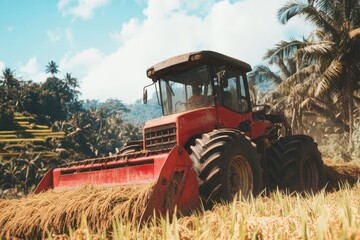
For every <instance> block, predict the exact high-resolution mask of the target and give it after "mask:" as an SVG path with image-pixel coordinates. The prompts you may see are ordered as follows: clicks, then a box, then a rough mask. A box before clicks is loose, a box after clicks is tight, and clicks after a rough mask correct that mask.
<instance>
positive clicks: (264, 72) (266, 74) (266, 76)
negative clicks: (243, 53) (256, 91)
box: [248, 65, 282, 84]
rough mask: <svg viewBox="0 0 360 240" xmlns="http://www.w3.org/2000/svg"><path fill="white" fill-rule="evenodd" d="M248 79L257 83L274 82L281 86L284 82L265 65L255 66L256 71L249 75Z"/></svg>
mask: <svg viewBox="0 0 360 240" xmlns="http://www.w3.org/2000/svg"><path fill="white" fill-rule="evenodd" d="M248 77H249V79H250V80H253V81H255V82H256V83H263V82H273V83H275V84H279V83H281V82H282V78H281V77H280V76H279V75H278V74H277V73H275V72H273V71H272V70H271V69H270V68H269V67H268V66H265V65H258V66H255V67H254V70H253V71H252V72H250V73H249V74H248Z"/></svg>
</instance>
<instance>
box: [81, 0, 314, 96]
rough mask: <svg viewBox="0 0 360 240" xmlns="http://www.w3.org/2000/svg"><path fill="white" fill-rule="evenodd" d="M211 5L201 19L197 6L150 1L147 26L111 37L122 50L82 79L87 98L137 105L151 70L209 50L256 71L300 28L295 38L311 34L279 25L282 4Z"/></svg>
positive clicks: (256, 0)
mask: <svg viewBox="0 0 360 240" xmlns="http://www.w3.org/2000/svg"><path fill="white" fill-rule="evenodd" d="M202 2H206V1H205V0H204V1H202ZM209 2H211V5H208V4H207V5H206V6H205V9H203V12H204V14H203V15H200V16H199V15H198V14H195V13H196V12H197V11H200V10H201V9H200V8H201V5H199V4H196V3H194V2H193V1H185V2H184V1H180V0H149V1H148V5H147V7H146V9H144V11H143V13H144V16H145V18H144V19H143V20H140V19H137V18H133V19H131V20H129V21H128V22H127V23H124V24H123V25H122V26H121V29H120V31H118V32H114V33H111V34H110V37H111V38H112V39H115V40H118V41H119V42H120V47H119V48H118V50H117V51H115V52H113V53H111V54H108V55H106V56H102V58H101V59H100V61H99V62H97V64H95V65H93V67H92V68H90V69H89V72H88V73H87V74H86V75H85V76H84V78H82V85H81V87H82V92H83V96H84V98H96V99H101V100H105V99H107V98H119V99H121V100H123V101H124V102H128V103H129V102H133V101H134V100H136V99H139V98H141V93H142V87H143V86H144V85H146V84H149V83H150V80H147V78H146V75H145V71H146V69H147V68H148V67H150V66H151V65H153V64H155V63H157V62H160V61H162V60H164V59H165V58H168V57H171V56H173V55H177V54H181V53H185V52H190V51H197V50H202V49H205V50H206V49H208V50H214V51H219V52H221V53H224V54H227V55H230V56H232V57H236V58H239V59H241V60H243V61H246V62H249V63H250V64H252V65H254V64H258V63H260V62H261V61H262V56H263V54H264V53H265V51H266V49H268V48H272V47H273V46H274V44H276V43H278V42H279V41H280V40H286V39H288V36H287V35H288V34H289V31H290V30H291V27H294V26H296V27H297V28H296V30H295V33H303V32H308V31H309V27H308V26H306V24H303V23H302V24H299V22H298V21H292V22H291V24H290V25H286V26H283V25H281V24H280V23H279V21H278V20H277V16H276V13H277V10H278V9H279V8H280V7H281V6H282V5H283V4H284V1H283V0H273V1H263V0H239V1H236V2H229V1H228V0H224V1H220V2H217V3H214V2H213V1H209ZM259 6H261V7H259ZM195 10H196V11H195ZM292 34H294V33H292ZM301 35H302V34H301ZM305 35H306V33H305Z"/></svg>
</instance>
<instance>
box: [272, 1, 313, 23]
mask: <svg viewBox="0 0 360 240" xmlns="http://www.w3.org/2000/svg"><path fill="white" fill-rule="evenodd" d="M307 7H308V4H306V3H304V2H300V1H291V2H289V3H287V4H285V5H284V6H283V7H282V8H280V9H279V11H278V18H279V20H280V22H281V23H282V24H285V23H287V22H288V21H289V20H290V19H291V18H292V17H294V16H296V15H298V14H300V13H301V12H302V11H303V10H304V9H306V8H307Z"/></svg>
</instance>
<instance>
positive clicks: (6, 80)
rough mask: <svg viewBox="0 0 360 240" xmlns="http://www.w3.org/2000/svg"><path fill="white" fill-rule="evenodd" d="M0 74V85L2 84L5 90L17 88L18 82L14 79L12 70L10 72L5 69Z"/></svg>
mask: <svg viewBox="0 0 360 240" xmlns="http://www.w3.org/2000/svg"><path fill="white" fill-rule="evenodd" d="M2 74H3V76H2V80H0V83H1V84H2V86H4V87H7V88H11V87H16V86H18V84H19V82H18V80H17V79H16V78H15V75H14V71H13V70H11V69H10V68H8V67H7V68H5V69H4V70H3V71H2Z"/></svg>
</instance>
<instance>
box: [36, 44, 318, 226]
mask: <svg viewBox="0 0 360 240" xmlns="http://www.w3.org/2000/svg"><path fill="white" fill-rule="evenodd" d="M249 71H251V67H250V65H248V64H247V63H245V62H242V61H240V60H237V59H234V58H231V57H228V56H225V55H222V54H219V53H216V52H212V51H201V52H194V53H187V54H183V55H180V56H176V57H173V58H170V59H167V60H165V61H163V62H160V63H158V64H156V65H154V66H153V67H150V68H149V69H148V70H147V72H146V73H147V76H148V77H149V78H150V79H152V81H153V85H155V89H156V94H157V95H158V100H159V103H160V105H161V106H162V111H163V116H162V117H160V118H157V119H153V120H150V121H148V122H147V123H146V124H145V126H144V130H143V140H142V141H136V142H132V143H130V144H128V146H127V147H126V148H124V149H123V150H122V151H121V152H120V154H119V155H115V156H111V157H106V158H101V159H91V160H85V161H82V162H76V163H72V164H68V165H66V166H61V167H58V168H55V169H52V170H51V171H49V173H48V174H47V175H46V176H45V177H44V179H43V180H42V181H41V182H40V184H39V186H38V188H37V190H36V192H37V193H39V192H42V191H45V190H48V189H51V188H54V189H66V188H74V187H77V186H80V185H84V184H95V185H108V186H115V185H125V186H127V185H135V184H136V185H141V184H144V183H148V182H153V183H154V184H155V186H154V190H153V194H152V196H151V197H150V198H149V202H148V204H147V208H146V210H145V211H144V213H143V216H142V221H146V220H147V219H148V217H149V216H150V215H152V213H153V211H154V210H155V211H159V212H161V213H165V212H166V211H167V210H170V211H172V210H173V209H174V207H175V206H177V210H178V211H179V212H181V213H184V214H186V213H189V212H190V211H191V210H193V209H196V208H197V207H198V206H199V205H200V201H199V199H202V201H203V204H204V206H205V207H207V208H210V207H211V206H212V205H213V204H214V203H218V202H220V201H231V200H232V199H233V198H234V196H235V195H236V194H238V193H240V194H241V196H243V197H247V196H249V195H256V194H259V193H260V192H261V191H262V190H263V189H264V188H265V187H267V188H268V189H276V188H280V189H283V190H287V191H291V192H292V191H318V190H319V189H321V188H322V187H323V186H324V184H325V173H324V167H323V162H322V159H321V155H320V153H319V151H318V149H317V145H316V143H314V141H313V139H312V138H311V137H308V136H304V135H292V134H291V129H290V127H289V125H288V124H287V122H286V119H285V117H284V115H283V114H268V113H266V106H254V107H252V106H251V102H250V94H249V89H248V83H247V77H246V73H247V72H249ZM151 85H152V84H151ZM148 87H150V85H149V86H147V87H145V88H144V103H146V101H147V89H148Z"/></svg>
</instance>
